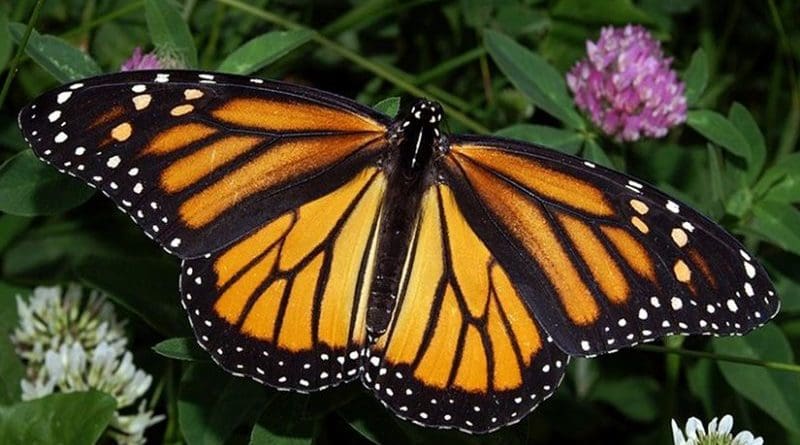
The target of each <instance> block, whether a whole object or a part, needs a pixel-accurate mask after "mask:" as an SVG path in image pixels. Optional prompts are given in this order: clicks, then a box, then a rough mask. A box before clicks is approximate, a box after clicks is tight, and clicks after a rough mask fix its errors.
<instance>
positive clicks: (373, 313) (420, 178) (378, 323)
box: [367, 100, 442, 337]
mask: <svg viewBox="0 0 800 445" xmlns="http://www.w3.org/2000/svg"><path fill="white" fill-rule="evenodd" d="M441 118H442V112H441V107H440V106H439V105H438V104H436V103H434V102H431V101H426V100H422V101H419V102H417V103H415V104H414V105H413V106H412V107H411V108H410V109H409V110H408V111H407V112H405V113H403V114H401V115H400V116H399V117H398V118H397V119H395V121H394V123H393V124H392V125H390V130H389V136H388V139H389V142H390V144H392V146H393V147H394V148H392V149H389V150H387V153H386V156H387V158H388V159H386V160H384V161H383V162H381V166H383V168H385V170H386V174H387V176H388V183H387V192H386V196H385V197H384V200H383V203H382V205H381V216H380V221H381V224H380V226H381V229H380V231H379V234H378V239H377V246H376V249H377V250H376V253H375V255H376V256H377V264H376V266H375V273H374V278H373V280H374V281H373V283H372V285H371V286H370V299H369V303H368V309H367V330H368V331H369V333H370V335H371V336H373V337H376V336H379V335H381V334H383V333H384V332H385V331H386V328H387V326H388V324H389V321H390V319H391V316H392V313H393V312H394V308H395V304H396V300H397V296H398V295H399V294H400V291H401V289H400V287H401V285H402V284H403V276H404V273H403V272H404V271H405V270H407V268H408V264H406V258H408V256H409V249H410V247H411V246H412V245H413V237H414V236H415V235H416V233H415V229H416V227H417V221H418V219H419V210H420V201H421V199H422V195H423V193H424V191H425V189H426V188H428V186H429V185H430V183H431V182H432V181H434V180H435V175H434V174H435V171H434V170H435V169H434V165H433V156H434V152H435V149H436V147H439V145H440V143H441V137H442V135H441V133H440V131H439V128H438V126H439V123H440V122H441Z"/></svg>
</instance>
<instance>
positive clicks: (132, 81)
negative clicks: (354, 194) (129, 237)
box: [19, 71, 387, 258]
mask: <svg viewBox="0 0 800 445" xmlns="http://www.w3.org/2000/svg"><path fill="white" fill-rule="evenodd" d="M386 121H387V118H386V117H385V116H382V115H380V114H378V113H375V112H373V111H371V110H370V109H368V108H366V107H363V106H361V105H358V104H357V103H355V102H352V101H350V100H347V99H344V98H341V97H338V96H335V95H332V94H329V93H323V92H320V91H317V90H312V89H310V88H302V87H296V86H292V85H288V84H283V83H279V82H268V81H264V80H261V79H255V78H246V77H240V76H233V75H225V74H217V73H201V72H195V71H133V72H124V73H117V74H111V75H106V76H100V77H95V78H91V79H86V80H82V81H79V82H75V83H72V84H69V85H65V86H63V87H60V88H58V89H56V90H53V91H51V92H49V93H46V94H44V95H42V96H40V97H39V98H38V99H37V100H36V101H35V102H33V103H32V104H31V105H29V106H28V107H26V108H25V109H23V110H22V111H21V112H20V115H19V124H20V127H21V129H22V132H23V135H24V136H25V138H26V140H27V141H28V142H29V143H30V145H31V146H32V147H33V150H34V152H35V153H36V154H37V155H38V156H39V157H40V158H41V159H42V160H44V161H45V162H47V163H49V164H52V165H53V166H55V167H56V168H58V169H59V170H61V171H62V172H66V173H69V174H71V175H73V176H77V177H79V178H81V179H83V180H84V181H86V182H87V183H88V184H89V185H91V186H93V187H96V188H98V189H99V190H100V191H102V192H103V193H104V194H106V195H108V196H109V197H110V198H111V199H113V200H114V201H115V202H116V203H117V205H118V206H119V208H120V209H121V210H123V211H124V212H125V213H127V214H128V215H130V217H131V218H132V219H133V220H134V221H135V222H136V223H137V224H138V225H139V226H141V227H142V229H143V230H144V231H145V233H146V234H147V235H148V236H149V237H151V238H153V239H155V240H156V241H157V242H158V243H159V244H160V245H161V246H162V247H164V248H165V249H167V250H168V251H170V252H172V253H175V254H177V255H179V256H181V257H184V258H191V257H197V256H200V255H203V254H206V253H209V252H212V251H214V250H217V249H219V248H221V247H223V246H225V245H227V244H229V243H231V242H233V241H235V240H237V239H239V238H240V237H242V236H244V235H245V234H247V233H248V232H249V231H251V230H253V228H255V227H259V226H261V225H262V224H264V223H266V222H268V221H270V220H273V219H275V218H276V217H277V216H279V215H281V214H284V213H285V212H286V211H288V210H290V209H293V208H295V207H298V206H299V205H301V204H303V203H305V202H308V201H309V200H312V199H315V198H318V197H320V196H323V195H325V194H327V193H329V192H331V191H332V190H335V189H336V188H338V187H340V186H342V185H343V184H345V183H346V182H347V181H348V180H349V179H350V178H352V177H353V176H354V175H355V174H357V172H358V171H360V170H361V169H362V168H363V166H364V165H366V164H368V163H369V162H370V161H371V160H373V159H374V158H375V157H376V156H377V155H378V154H379V152H380V151H381V150H380V149H381V148H383V147H384V146H385V140H384V138H385V133H386Z"/></svg>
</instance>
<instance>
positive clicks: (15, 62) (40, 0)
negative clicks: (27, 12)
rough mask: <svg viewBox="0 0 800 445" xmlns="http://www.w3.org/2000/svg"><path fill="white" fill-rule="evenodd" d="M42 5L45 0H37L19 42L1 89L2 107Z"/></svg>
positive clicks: (0, 106) (0, 101) (0, 100)
mask: <svg viewBox="0 0 800 445" xmlns="http://www.w3.org/2000/svg"><path fill="white" fill-rule="evenodd" d="M42 5H44V0H37V2H36V6H34V7H33V12H32V13H31V18H30V19H29V20H28V27H27V28H25V35H23V36H22V41H21V42H19V47H18V48H17V54H16V55H14V60H12V61H11V65H9V67H8V75H6V81H5V83H4V84H3V90H2V91H0V108H2V107H3V103H5V101H6V96H7V95H8V90H9V89H10V88H11V81H13V80H14V75H15V74H16V73H17V66H18V65H19V62H20V61H21V60H22V55H23V54H25V47H26V46H28V39H30V37H31V33H33V26H34V25H35V24H36V21H37V20H38V19H39V12H41V10H42Z"/></svg>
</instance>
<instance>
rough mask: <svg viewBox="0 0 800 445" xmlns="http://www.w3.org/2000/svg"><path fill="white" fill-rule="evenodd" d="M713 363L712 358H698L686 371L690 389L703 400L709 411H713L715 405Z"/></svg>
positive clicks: (704, 406)
mask: <svg viewBox="0 0 800 445" xmlns="http://www.w3.org/2000/svg"><path fill="white" fill-rule="evenodd" d="M713 363H714V362H712V361H711V360H698V361H697V362H695V363H694V364H692V365H690V366H689V368H688V370H687V371H686V382H687V383H688V386H689V391H690V392H691V393H692V395H693V396H694V397H696V398H697V399H699V400H700V402H702V404H703V408H705V410H706V412H707V413H708V412H713V411H712V409H713V406H714V391H713V386H714V383H715V379H714V378H715V377H716V376H715V375H714V374H713V372H712V371H713V368H712V366H714V365H713Z"/></svg>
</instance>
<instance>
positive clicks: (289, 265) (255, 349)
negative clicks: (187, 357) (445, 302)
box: [181, 168, 386, 392]
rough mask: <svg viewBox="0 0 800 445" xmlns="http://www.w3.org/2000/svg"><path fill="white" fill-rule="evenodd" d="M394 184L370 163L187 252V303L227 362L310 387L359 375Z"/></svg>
mask: <svg viewBox="0 0 800 445" xmlns="http://www.w3.org/2000/svg"><path fill="white" fill-rule="evenodd" d="M385 186H386V179H385V176H384V174H383V173H382V172H380V171H378V170H376V169H375V168H367V169H365V170H364V171H362V172H361V173H359V174H358V175H356V177H355V178H353V179H351V180H350V181H349V182H347V183H346V184H345V185H343V186H342V187H340V188H339V189H337V190H336V191H334V192H331V193H329V194H327V195H325V196H323V197H321V198H318V199H316V200H313V201H311V202H309V203H306V204H304V205H302V206H299V207H298V208H297V209H295V210H292V211H289V212H285V213H283V214H282V215H280V216H279V217H277V218H275V219H274V220H272V221H270V222H268V223H267V224H264V225H262V226H261V227H259V228H258V229H257V230H255V231H253V232H251V233H250V234H248V235H247V236H245V237H243V238H242V239H241V240H239V241H237V242H236V243H234V244H232V245H230V246H228V247H226V248H225V249H223V250H221V251H218V252H215V253H213V254H212V255H210V256H209V257H207V258H196V259H188V260H184V262H183V272H182V274H181V293H182V296H183V298H182V300H181V302H182V304H183V305H184V307H185V309H186V310H187V312H188V313H189V321H190V322H191V324H192V327H193V328H194V330H195V334H196V336H197V338H198V341H199V342H200V344H201V345H202V346H203V347H204V348H205V349H206V350H208V351H209V353H210V354H211V357H212V358H213V359H214V360H215V361H216V362H217V363H219V364H220V366H222V367H223V368H225V369H226V370H228V371H229V372H231V373H234V374H236V375H246V376H249V377H251V378H253V379H255V380H257V381H259V382H261V383H267V384H269V385H272V386H275V387H278V388H281V389H292V390H296V391H302V392H307V391H313V390H319V389H323V388H325V387H327V386H331V385H335V384H338V383H341V382H344V381H348V380H352V379H354V378H356V377H357V376H358V372H359V368H360V367H361V360H362V355H363V354H362V351H363V348H364V347H365V344H366V327H365V316H366V315H365V314H366V306H367V296H368V295H367V294H368V291H367V289H366V285H367V284H368V283H369V281H368V280H369V271H370V270H371V269H372V263H373V257H374V243H375V241H374V240H375V238H376V233H377V232H376V230H377V224H378V212H379V208H380V203H381V200H382V198H383V193H384V188H385Z"/></svg>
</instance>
